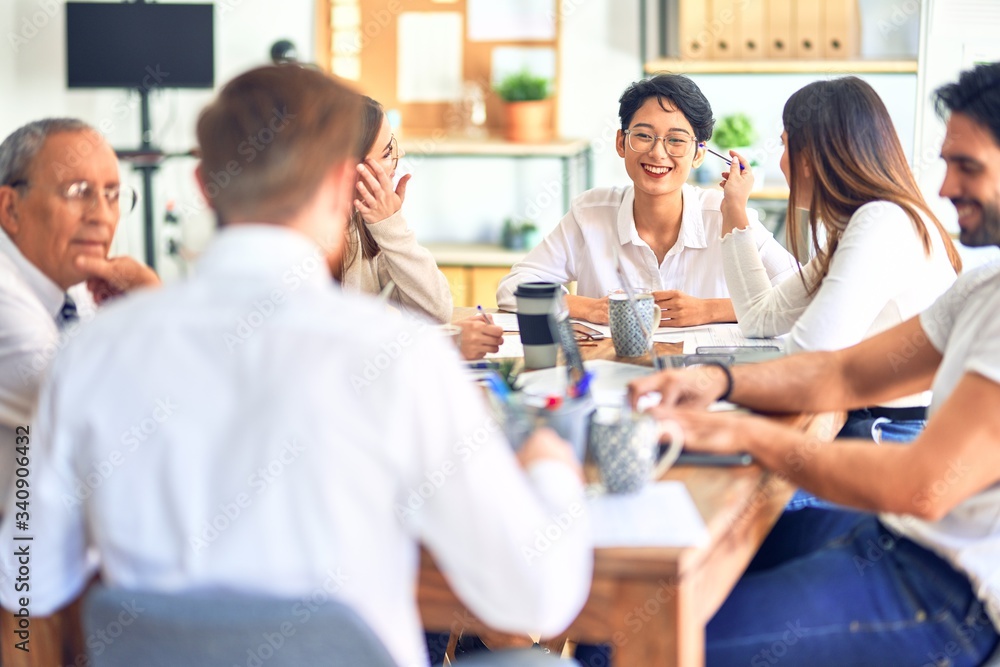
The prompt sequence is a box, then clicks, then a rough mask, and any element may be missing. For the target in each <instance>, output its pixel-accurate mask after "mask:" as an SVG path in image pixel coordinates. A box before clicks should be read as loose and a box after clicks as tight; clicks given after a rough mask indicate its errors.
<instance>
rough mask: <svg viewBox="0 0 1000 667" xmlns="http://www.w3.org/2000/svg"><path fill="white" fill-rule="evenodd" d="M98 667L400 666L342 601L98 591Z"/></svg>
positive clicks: (536, 657) (519, 655) (91, 636)
mask: <svg viewBox="0 0 1000 667" xmlns="http://www.w3.org/2000/svg"><path fill="white" fill-rule="evenodd" d="M83 628H84V633H85V636H86V638H87V648H88V654H89V658H90V663H89V664H90V665H92V667H136V666H137V665H142V666H143V667H177V666H178V665H184V666H185V667H232V665H258V666H261V667H265V666H266V667H302V665H314V666H316V667H321V666H327V667H359V666H360V665H363V666H364V667H397V665H396V663H395V662H394V661H393V659H392V657H391V656H390V654H389V652H388V650H386V648H385V646H383V644H382V642H381V640H379V638H378V637H377V636H376V635H375V633H374V632H373V631H372V630H371V628H369V627H368V624H367V623H365V622H364V621H363V620H362V619H361V617H360V616H358V614H357V613H356V612H355V611H354V610H352V609H351V608H350V607H348V606H347V605H345V604H344V603H343V602H338V601H337V600H333V599H328V600H327V601H326V602H324V603H322V604H320V605H318V608H314V609H312V608H309V607H306V606H305V605H302V604H301V603H300V602H299V601H298V600H295V599H285V598H273V597H264V596H260V595H248V594H241V593H233V592H223V591H216V592H198V593H184V594H165V593H149V592H143V591H130V590H124V589H112V588H108V587H106V586H103V585H95V586H93V587H92V588H91V590H90V592H89V593H88V594H87V597H86V599H85V600H84V603H83ZM559 664H562V665H566V664H573V663H560V662H556V659H555V658H553V657H551V656H548V655H545V654H543V653H542V652H540V651H511V652H506V653H493V654H489V655H483V656H474V657H471V658H469V659H468V660H462V661H459V662H456V665H457V666H460V667H535V666H536V665H537V666H539V667H541V666H542V665H549V666H550V667H555V666H556V665H559Z"/></svg>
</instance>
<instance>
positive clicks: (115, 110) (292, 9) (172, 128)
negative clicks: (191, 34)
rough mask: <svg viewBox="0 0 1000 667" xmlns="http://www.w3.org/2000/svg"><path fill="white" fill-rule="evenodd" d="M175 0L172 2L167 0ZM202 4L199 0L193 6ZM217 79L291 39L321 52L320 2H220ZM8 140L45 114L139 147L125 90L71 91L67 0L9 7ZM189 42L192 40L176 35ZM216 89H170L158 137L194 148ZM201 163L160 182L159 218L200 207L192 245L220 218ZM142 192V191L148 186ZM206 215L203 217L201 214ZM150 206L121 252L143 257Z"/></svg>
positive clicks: (157, 105) (0, 76)
mask: <svg viewBox="0 0 1000 667" xmlns="http://www.w3.org/2000/svg"><path fill="white" fill-rule="evenodd" d="M168 1H169V0H168ZM191 1H197V0H191ZM215 5H216V11H215V40H216V42H215V44H216V46H215V49H216V58H215V74H216V82H217V83H224V82H225V81H227V80H228V79H230V78H232V77H233V76H234V75H235V74H237V73H239V72H241V71H243V70H245V69H248V68H250V67H253V66H255V65H260V64H264V63H266V62H268V61H269V58H270V55H269V54H270V49H271V44H272V43H273V42H275V41H276V40H278V39H282V38H286V39H291V40H292V41H293V42H295V44H296V45H297V46H298V47H299V51H300V53H303V54H311V53H313V20H314V9H313V7H314V5H313V0H219V1H218V2H216V3H215ZM0 36H3V43H2V44H0V54H2V55H0V136H3V137H5V136H7V135H8V134H9V133H10V132H12V131H13V130H15V129H16V128H17V127H19V126H21V125H23V124H24V123H26V122H28V121H31V120H36V119H39V118H43V117H46V116H75V117H78V118H82V119H83V120H85V121H87V122H89V123H91V124H93V125H94V126H100V125H101V124H102V123H104V127H106V128H108V130H109V131H108V132H106V136H107V138H108V140H109V141H110V142H111V145H112V146H114V147H116V148H137V147H138V145H139V140H140V137H139V101H138V96H137V94H135V93H128V92H125V91H118V90H100V91H85V90H67V88H66V64H65V61H66V50H65V39H66V37H65V3H64V2H62V1H57V0H2V2H0ZM177 39H178V42H180V43H183V40H184V36H183V35H178V36H177ZM211 97H212V91H207V90H206V91H194V90H176V89H175V90H161V91H158V92H157V93H155V94H154V95H153V96H152V101H151V107H152V126H153V133H152V138H153V142H154V144H156V145H158V146H160V147H161V148H163V149H165V150H167V151H186V150H188V149H190V148H192V147H193V146H194V145H195V135H194V128H195V122H196V120H197V116H198V112H199V111H200V110H201V108H202V107H203V106H204V105H205V104H206V103H207V102H208V101H209V100H210V99H211ZM193 168H194V161H193V160H191V159H189V158H181V159H176V160H173V161H170V162H168V163H166V164H165V165H164V167H163V168H162V169H161V170H160V172H159V173H158V174H157V175H156V177H155V189H156V191H155V194H154V211H155V214H156V216H157V218H158V219H159V218H160V217H162V215H163V212H164V210H165V206H166V202H167V201H168V200H174V201H176V202H177V203H178V207H180V208H184V209H186V210H189V211H192V213H191V215H189V216H187V218H186V219H185V226H184V231H185V240H186V241H190V242H191V243H192V245H195V246H201V245H203V243H204V238H205V237H206V236H207V235H208V234H209V233H210V232H211V229H212V226H213V222H212V218H211V216H210V215H209V214H208V212H207V211H206V210H205V208H204V205H203V203H202V201H201V198H200V196H199V195H198V194H197V193H196V190H195V185H194V180H193V175H192V173H193ZM123 175H124V177H125V178H126V179H128V181H129V182H130V183H131V184H132V185H133V186H134V187H136V188H137V189H140V187H141V181H140V180H139V178H137V177H135V175H133V174H131V173H130V169H129V168H128V167H127V166H125V165H123ZM140 191H141V190H140ZM195 211H197V212H195ZM141 225H142V215H141V204H140V205H139V206H138V207H137V208H136V211H135V212H133V213H132V215H131V216H129V218H128V219H126V220H124V221H123V222H122V224H121V226H120V228H119V233H118V236H117V238H116V246H115V251H116V252H128V253H130V254H133V255H135V256H137V257H141V256H142V253H143V236H142V227H141ZM159 268H160V270H161V272H162V273H163V274H164V275H165V277H166V278H169V277H171V276H172V275H173V274H174V273H175V272H176V267H175V266H173V265H172V262H171V261H170V260H169V259H162V260H161V261H160V267H159Z"/></svg>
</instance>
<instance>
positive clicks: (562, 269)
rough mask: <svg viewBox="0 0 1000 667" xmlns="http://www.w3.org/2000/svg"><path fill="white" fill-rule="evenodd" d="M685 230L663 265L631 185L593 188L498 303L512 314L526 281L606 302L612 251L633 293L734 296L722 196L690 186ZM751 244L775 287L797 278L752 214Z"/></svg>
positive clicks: (616, 283)
mask: <svg viewBox="0 0 1000 667" xmlns="http://www.w3.org/2000/svg"><path fill="white" fill-rule="evenodd" d="M682 197H683V202H684V204H683V205H684V208H683V212H682V214H681V229H680V233H679V234H678V236H677V242H676V243H675V244H674V246H673V247H672V248H671V249H670V250H669V251H667V254H666V256H665V257H664V258H663V261H662V262H657V260H656V254H655V253H654V252H653V250H652V248H650V247H649V244H648V243H646V242H645V241H644V240H642V239H641V238H640V237H639V233H638V232H637V231H636V228H635V217H634V215H633V205H634V204H635V192H634V190H633V188H632V186H628V187H614V188H595V189H593V190H588V191H587V192H584V193H583V194H581V195H580V196H579V197H577V198H576V199H575V200H574V201H573V204H572V206H571V207H570V210H569V212H568V213H567V214H566V215H565V216H564V217H563V219H562V220H561V221H560V222H559V225H558V226H557V227H556V228H555V229H554V230H553V231H552V232H551V233H550V234H549V235H548V236H546V237H545V239H544V240H543V241H542V242H541V243H540V244H539V245H538V246H537V247H536V248H535V249H533V250H532V251H531V252H530V253H528V256H527V257H525V258H524V259H523V260H522V261H520V262H518V263H517V264H515V265H514V266H513V268H511V271H510V273H509V274H508V275H507V276H506V277H505V278H504V279H503V280H502V281H500V286H499V287H498V288H497V304H498V305H499V306H500V308H502V309H504V310H515V308H516V301H515V299H514V290H516V289H517V286H518V285H520V284H521V283H524V282H531V281H543V282H553V283H559V284H565V283H568V282H572V281H574V280H575V281H577V284H576V293H577V295H579V296H585V297H591V298H602V297H605V296H607V295H608V293H609V292H610V291H611V290H613V289H618V288H620V287H621V286H622V285H621V281H620V280H619V278H618V275H617V274H616V273H615V264H614V259H613V258H614V255H613V249H612V246H617V247H618V253H619V256H620V258H621V262H622V266H623V267H624V269H625V271H626V273H627V275H628V277H629V280H630V281H631V282H632V285H633V286H635V287H641V288H649V289H652V290H680V291H682V292H685V293H687V294H689V295H691V296H693V297H696V298H699V299H725V298H728V297H729V289H728V288H727V287H726V278H725V275H724V274H723V272H722V251H721V248H720V243H719V240H720V236H721V235H722V213H721V211H720V208H719V207H720V205H721V203H722V192H721V191H719V190H704V189H701V188H697V187H694V186H692V185H687V184H685V185H684V186H683V189H682ZM747 218H748V219H749V220H750V229H751V238H752V242H753V244H754V247H755V248H756V249H757V251H758V253H759V256H760V257H761V261H762V262H763V265H764V267H765V271H766V273H767V275H768V277H769V279H770V280H773V281H774V284H778V283H779V282H781V281H782V280H784V279H785V278H787V277H789V276H792V275H794V273H795V269H796V266H797V265H796V263H795V259H794V258H793V257H792V256H791V255H790V254H788V252H787V251H786V250H785V249H784V248H783V247H781V244H779V243H778V242H777V241H775V240H774V237H773V236H772V235H771V233H770V232H769V231H767V229H765V228H764V226H763V225H761V224H760V222H759V221H758V219H757V212H756V211H754V210H753V209H748V210H747Z"/></svg>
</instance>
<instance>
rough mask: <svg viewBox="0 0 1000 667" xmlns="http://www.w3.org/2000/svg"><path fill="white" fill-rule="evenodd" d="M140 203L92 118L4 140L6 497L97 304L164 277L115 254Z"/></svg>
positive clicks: (1, 324)
mask: <svg viewBox="0 0 1000 667" xmlns="http://www.w3.org/2000/svg"><path fill="white" fill-rule="evenodd" d="M135 201H136V196H135V191H134V190H132V189H131V188H129V187H127V186H123V185H121V183H120V182H119V176H118V159H117V158H116V157H115V153H114V151H113V150H112V149H111V147H110V146H108V144H107V142H106V141H105V140H104V138H103V137H102V136H101V135H100V134H99V133H98V132H97V131H96V130H95V129H93V128H92V127H90V126H89V125H87V124H86V123H84V122H82V121H79V120H74V119H47V120H41V121H36V122H33V123H29V124H28V125H25V126H24V127H21V128H20V129H18V130H16V131H15V132H14V133H13V134H11V135H10V136H9V137H7V139H6V140H4V142H3V143H2V144H0V228H2V230H3V232H2V233H0V497H6V496H7V492H8V489H9V486H10V483H11V472H12V470H13V463H14V453H13V448H14V446H15V442H16V439H17V437H18V436H19V435H20V436H22V437H23V435H24V429H28V419H29V418H30V416H31V413H32V411H33V410H34V407H35V401H36V397H37V393H38V387H39V384H40V381H41V378H42V376H43V374H44V371H45V369H46V367H47V366H48V363H49V361H51V359H52V358H53V357H54V356H55V354H56V353H57V352H58V351H59V350H60V349H61V348H62V347H63V346H64V345H65V344H66V341H67V340H68V337H70V336H72V335H73V332H74V331H75V328H76V327H77V326H78V324H79V321H80V320H81V319H88V317H90V316H91V314H92V313H93V310H94V304H95V302H96V303H101V302H103V301H106V300H107V299H109V298H111V297H113V296H115V295H118V294H121V293H124V292H126V291H129V290H130V289H133V288H135V287H139V286H146V285H155V284H158V283H159V279H158V278H157V277H156V274H155V273H153V271H152V270H150V269H149V268H147V267H145V266H143V265H142V264H140V263H138V262H136V261H135V260H133V259H131V258H129V257H116V258H113V259H108V250H109V248H110V246H111V240H112V238H113V237H114V234H115V228H116V227H117V226H118V219H119V217H120V215H121V213H122V212H123V211H124V212H126V213H127V212H128V211H130V210H132V207H133V206H135ZM8 450H10V451H8Z"/></svg>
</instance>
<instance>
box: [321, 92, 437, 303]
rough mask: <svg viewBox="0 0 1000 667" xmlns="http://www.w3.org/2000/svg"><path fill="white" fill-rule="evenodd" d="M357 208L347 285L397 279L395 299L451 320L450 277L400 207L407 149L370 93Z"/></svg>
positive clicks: (374, 288)
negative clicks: (419, 240)
mask: <svg viewBox="0 0 1000 667" xmlns="http://www.w3.org/2000/svg"><path fill="white" fill-rule="evenodd" d="M359 146H361V148H362V150H364V157H363V158H362V161H361V163H360V164H359V165H358V183H357V191H356V192H355V200H354V208H353V211H352V213H351V219H350V222H349V223H348V226H347V239H348V244H347V249H346V250H345V252H344V262H343V265H342V266H341V267H339V268H340V270H339V271H335V274H336V275H337V277H338V278H339V279H340V282H341V284H343V286H344V287H345V288H346V289H349V290H353V291H357V292H367V293H370V294H378V293H379V292H381V291H382V290H383V289H384V288H385V287H386V285H388V284H389V281H390V280H391V281H393V282H394V283H395V288H393V291H392V293H391V294H390V295H389V300H390V302H391V303H392V304H393V305H395V306H398V307H399V308H401V309H402V310H405V311H407V312H416V313H419V314H422V315H426V316H428V317H430V318H431V319H434V320H437V321H439V322H447V321H449V320H450V319H451V311H452V299H451V290H450V289H449V287H448V280H447V279H446V278H445V277H444V274H442V273H441V271H440V270H438V267H437V264H436V263H435V261H434V257H433V256H432V255H431V253H430V251H428V250H427V249H426V248H424V247H422V246H420V244H418V243H417V239H416V237H415V236H414V234H413V231H412V230H410V229H409V227H408V226H407V224H406V220H404V219H403V216H402V214H401V213H400V209H401V208H402V206H403V199H404V198H405V197H406V185H407V183H408V182H409V180H410V175H409V174H407V175H405V176H403V177H402V178H401V179H399V183H398V185H396V187H393V185H392V180H393V178H394V177H395V175H396V167H397V166H398V164H399V158H400V157H402V153H401V152H400V149H399V144H398V142H397V141H396V137H395V136H394V135H393V134H392V128H391V127H390V126H389V121H388V119H387V118H386V116H385V111H384V110H383V109H382V105H381V104H379V103H378V102H376V101H375V100H373V99H372V98H370V97H366V98H364V110H363V112H362V127H361V136H360V138H359Z"/></svg>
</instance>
